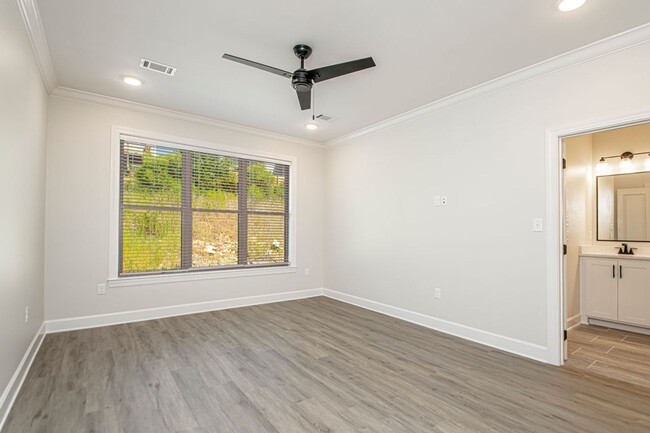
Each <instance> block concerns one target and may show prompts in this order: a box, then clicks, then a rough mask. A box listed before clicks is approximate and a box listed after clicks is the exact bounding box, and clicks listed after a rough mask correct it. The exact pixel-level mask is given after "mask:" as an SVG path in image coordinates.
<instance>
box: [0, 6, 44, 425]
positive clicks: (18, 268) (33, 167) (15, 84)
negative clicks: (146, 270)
mask: <svg viewBox="0 0 650 433" xmlns="http://www.w3.org/2000/svg"><path fill="white" fill-rule="evenodd" d="M0 71H1V73H0V76H1V77H2V79H0V197H2V199H1V200H2V204H0V395H2V393H3V391H4V390H5V388H6V386H7V384H8V383H9V380H10V378H11V377H12V375H13V374H14V372H15V371H16V368H17V367H18V365H19V363H20V360H21V358H22V357H23V355H24V354H25V351H26V350H27V347H28V346H29V344H30V342H31V341H32V339H33V338H34V336H35V334H36V332H37V330H38V329H39V327H40V326H41V324H42V323H43V234H44V204H45V149H46V146H45V129H46V107H47V94H46V92H45V87H44V85H43V81H42V79H41V75H40V73H39V70H38V67H37V64H36V61H35V59H34V55H33V54H32V49H31V46H30V44H29V40H28V38H27V34H26V32H25V28H24V25H23V21H22V18H21V16H20V13H19V11H18V8H17V6H16V2H15V1H13V0H0ZM25 307H29V311H30V315H29V316H30V317H29V322H28V323H25ZM4 403H5V405H3V402H2V401H0V423H1V422H2V417H3V415H4V411H5V410H6V404H7V403H8V402H6V401H5V402H4Z"/></svg>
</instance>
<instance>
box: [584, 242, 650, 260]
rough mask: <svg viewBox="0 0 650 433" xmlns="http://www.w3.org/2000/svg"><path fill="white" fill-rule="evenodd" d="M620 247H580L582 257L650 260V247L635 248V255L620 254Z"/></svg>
mask: <svg viewBox="0 0 650 433" xmlns="http://www.w3.org/2000/svg"><path fill="white" fill-rule="evenodd" d="M619 247H620V246H616V247H614V246H608V245H585V246H581V247H580V257H603V258H608V259H631V260H650V247H640V248H638V249H637V247H634V254H633V255H632V254H618V249H619Z"/></svg>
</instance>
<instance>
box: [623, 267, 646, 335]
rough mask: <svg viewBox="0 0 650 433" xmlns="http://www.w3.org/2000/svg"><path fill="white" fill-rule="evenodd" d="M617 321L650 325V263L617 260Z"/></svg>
mask: <svg viewBox="0 0 650 433" xmlns="http://www.w3.org/2000/svg"><path fill="white" fill-rule="evenodd" d="M618 264H619V275H618V320H619V321H621V322H625V323H630V324H633V325H642V326H649V325H650V263H648V262H646V261H640V260H619V261H618Z"/></svg>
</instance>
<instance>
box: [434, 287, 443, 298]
mask: <svg viewBox="0 0 650 433" xmlns="http://www.w3.org/2000/svg"><path fill="white" fill-rule="evenodd" d="M440 295H441V290H440V289H439V288H437V287H436V289H435V290H434V296H435V297H436V299H440Z"/></svg>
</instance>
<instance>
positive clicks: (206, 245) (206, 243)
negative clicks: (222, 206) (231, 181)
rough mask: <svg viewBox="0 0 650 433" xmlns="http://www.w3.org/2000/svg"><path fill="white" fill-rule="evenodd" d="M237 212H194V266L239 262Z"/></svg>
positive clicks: (234, 263)
mask: <svg viewBox="0 0 650 433" xmlns="http://www.w3.org/2000/svg"><path fill="white" fill-rule="evenodd" d="M237 226H238V224H237V214H236V213H220V212H193V218H192V232H193V234H192V238H193V239H192V266H193V267H195V268H203V267H210V266H227V265H236V264H237V254H238V249H237Z"/></svg>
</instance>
